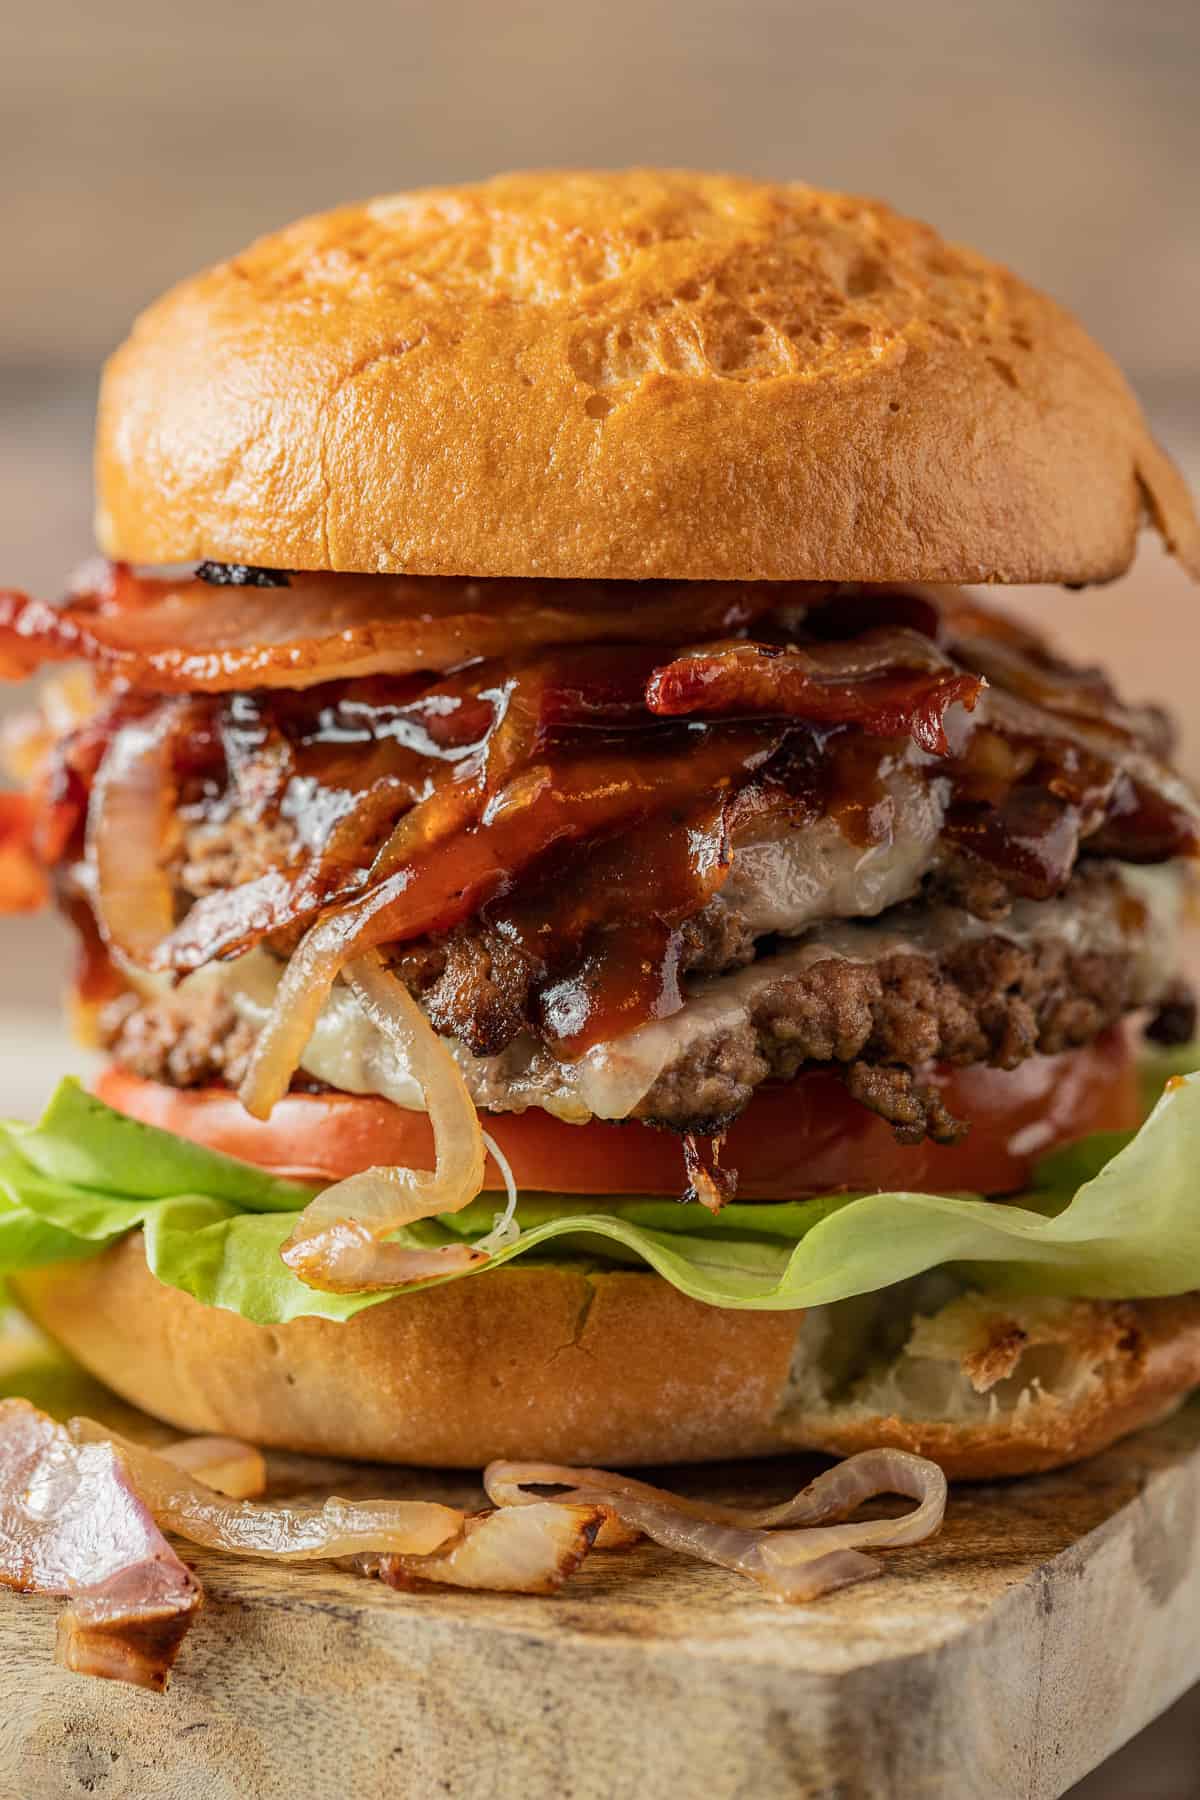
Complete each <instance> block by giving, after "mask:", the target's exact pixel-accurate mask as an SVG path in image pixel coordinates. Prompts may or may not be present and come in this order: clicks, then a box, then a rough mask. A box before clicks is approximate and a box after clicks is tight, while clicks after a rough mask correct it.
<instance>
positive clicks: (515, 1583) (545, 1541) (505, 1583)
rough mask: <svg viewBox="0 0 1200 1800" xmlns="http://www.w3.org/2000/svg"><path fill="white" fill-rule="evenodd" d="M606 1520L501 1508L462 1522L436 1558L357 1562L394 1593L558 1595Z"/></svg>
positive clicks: (552, 1508)
mask: <svg viewBox="0 0 1200 1800" xmlns="http://www.w3.org/2000/svg"><path fill="white" fill-rule="evenodd" d="M606 1517H607V1513H606V1511H605V1509H604V1508H603V1507H602V1506H571V1505H560V1504H559V1503H558V1502H557V1501H549V1500H546V1501H541V1502H537V1503H535V1504H534V1505H532V1506H512V1507H502V1508H500V1509H499V1510H498V1511H496V1512H485V1513H477V1514H475V1515H474V1517H472V1518H469V1519H466V1520H465V1521H464V1523H463V1529H462V1536H461V1537H460V1538H458V1539H457V1540H456V1541H455V1542H454V1543H453V1544H448V1545H446V1546H445V1548H444V1549H441V1550H435V1551H434V1553H433V1555H432V1556H377V1557H357V1558H355V1566H356V1567H358V1568H359V1569H361V1571H362V1573H363V1574H364V1575H378V1577H379V1579H380V1580H381V1581H385V1582H386V1583H387V1584H388V1586H389V1587H394V1588H401V1589H405V1588H413V1587H423V1586H425V1585H426V1584H427V1583H430V1582H433V1583H437V1584H438V1585H439V1586H442V1587H465V1588H487V1589H490V1590H491V1591H492V1592H493V1593H503V1594H554V1593H557V1591H558V1589H559V1588H560V1587H562V1585H563V1583H564V1582H565V1581H567V1580H569V1579H570V1577H571V1576H572V1575H573V1574H574V1573H575V1571H576V1569H577V1568H578V1567H579V1565H580V1563H581V1562H582V1561H583V1559H584V1557H585V1556H586V1555H587V1553H588V1551H589V1550H590V1549H591V1548H592V1545H593V1544H594V1543H595V1542H596V1539H597V1536H598V1534H599V1532H600V1529H601V1526H602V1525H603V1524H604V1521H605V1519H606Z"/></svg>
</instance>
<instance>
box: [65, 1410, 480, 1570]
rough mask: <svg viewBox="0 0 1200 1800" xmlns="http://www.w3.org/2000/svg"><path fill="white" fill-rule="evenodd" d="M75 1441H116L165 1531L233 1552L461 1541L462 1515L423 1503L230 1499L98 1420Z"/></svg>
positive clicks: (426, 1548) (309, 1553)
mask: <svg viewBox="0 0 1200 1800" xmlns="http://www.w3.org/2000/svg"><path fill="white" fill-rule="evenodd" d="M66 1431H67V1435H68V1437H69V1439H70V1441H71V1442H72V1443H73V1444H76V1445H80V1446H83V1445H97V1444H115V1445H116V1447H117V1449H118V1450H119V1452H120V1454H121V1458H122V1460H123V1462H124V1463H125V1465H126V1466H127V1468H128V1470H129V1475H130V1478H131V1480H132V1482H133V1484H134V1486H135V1487H136V1489H137V1492H138V1494H139V1495H140V1496H141V1498H142V1499H143V1500H144V1501H145V1504H146V1506H147V1507H149V1509H150V1511H151V1512H152V1513H153V1515H154V1517H155V1518H156V1519H157V1520H158V1522H159V1524H160V1525H161V1526H163V1527H164V1528H165V1529H166V1530H167V1531H173V1532H174V1533H175V1534H176V1536H178V1537H182V1538H187V1540H188V1542H189V1543H192V1544H203V1545H205V1546H206V1547H207V1548H209V1549H212V1550H228V1551H231V1552H232V1553H233V1554H234V1555H236V1556H269V1557H272V1558H273V1559H276V1560H278V1561H281V1562H309V1561H315V1560H320V1559H325V1558H330V1557H339V1556H356V1555H359V1554H361V1553H363V1552H369V1551H375V1552H377V1553H379V1554H381V1555H384V1554H387V1553H389V1552H396V1553H398V1554H403V1555H416V1556H427V1555H429V1554H430V1553H431V1552H432V1551H434V1550H437V1549H439V1548H440V1547H441V1546H442V1545H443V1544H445V1543H447V1542H448V1541H452V1540H453V1539H455V1538H457V1537H458V1535H459V1533H460V1532H461V1530H462V1522H463V1515H462V1513H461V1512H460V1511H459V1510H458V1509H457V1508H456V1507H453V1506H439V1505H437V1504H436V1503H435V1502H433V1501H425V1500H371V1501H355V1500H340V1499H337V1498H333V1499H329V1500H325V1501H312V1500H293V1501H282V1500H281V1501H265V1500H264V1501H256V1500H230V1499H226V1498H225V1497H224V1496H223V1495H221V1494H218V1493H217V1492H216V1490H215V1489H214V1488H213V1487H211V1486H210V1485H209V1484H208V1483H207V1482H205V1481H203V1480H201V1479H199V1478H198V1477H197V1476H196V1475H194V1474H192V1473H190V1472H189V1471H188V1470H186V1469H181V1468H179V1467H178V1466H177V1465H176V1464H175V1463H173V1462H169V1461H168V1460H167V1459H166V1458H165V1457H164V1456H162V1455H160V1454H158V1453H157V1452H156V1451H153V1450H147V1449H145V1448H143V1447H142V1445H140V1444H131V1443H129V1442H128V1441H127V1440H126V1439H124V1438H122V1437H119V1436H118V1435H117V1433H116V1432H114V1431H110V1430H108V1429H107V1428H106V1427H105V1426H103V1425H98V1424H96V1422H95V1421H94V1420H93V1419H72V1420H71V1421H70V1424H69V1425H68V1426H67V1427H66Z"/></svg>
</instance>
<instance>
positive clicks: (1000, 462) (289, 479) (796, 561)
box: [97, 169, 1200, 582]
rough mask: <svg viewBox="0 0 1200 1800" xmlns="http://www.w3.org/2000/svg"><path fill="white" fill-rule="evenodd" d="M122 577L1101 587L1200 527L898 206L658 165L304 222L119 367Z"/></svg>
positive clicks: (1189, 548) (1002, 274)
mask: <svg viewBox="0 0 1200 1800" xmlns="http://www.w3.org/2000/svg"><path fill="white" fill-rule="evenodd" d="M97 479H98V489H99V501H98V515H97V532H98V536H99V539H100V542H101V544H102V546H103V547H104V549H105V550H107V551H108V552H109V553H110V554H111V555H113V556H115V557H122V558H128V559H130V560H133V561H141V562H151V563H162V562H165V563H170V562H188V561H191V560H193V559H194V558H199V557H214V558H218V559H221V560H225V561H236V562H249V563H257V564H264V565H271V566H275V567H282V568H294V569H338V570H360V571H365V572H368V573H392V574H395V573H405V572H411V573H415V574H426V575H469V576H518V577H528V576H564V577H589V576H590V577H606V578H615V577H635V578H641V577H666V578H672V579H702V578H707V579H722V580H731V579H732V580H740V579H747V580H782V579H815V580H860V581H882V580H889V579H897V580H929V581H1032V582H1049V581H1066V582H1087V581H1102V580H1105V579H1107V578H1109V577H1111V576H1114V575H1117V574H1119V573H1120V572H1121V571H1122V570H1123V569H1125V568H1126V567H1127V566H1128V564H1129V561H1130V559H1131V556H1132V553H1133V545H1134V537H1135V534H1136V531H1137V527H1138V524H1139V521H1140V519H1141V518H1142V516H1143V514H1144V513H1145V512H1147V511H1148V512H1149V513H1150V515H1151V516H1152V518H1153V520H1154V522H1155V523H1156V524H1157V526H1158V528H1159V530H1160V531H1161V532H1162V534H1163V536H1164V537H1165V538H1166V539H1167V541H1168V543H1169V544H1170V545H1171V546H1172V547H1173V548H1174V549H1175V550H1176V551H1177V553H1178V554H1179V556H1180V557H1181V558H1182V559H1183V560H1184V561H1185V562H1186V563H1187V564H1188V565H1189V567H1191V568H1192V569H1193V571H1194V572H1197V573H1200V529H1198V527H1197V521H1196V517H1195V514H1194V512H1193V511H1192V508H1191V504H1190V502H1189V500H1188V497H1187V494H1186V491H1185V489H1184V487H1183V484H1182V482H1181V480H1180V478H1179V476H1178V474H1177V473H1176V471H1175V469H1174V468H1173V467H1172V465H1171V464H1170V462H1169V461H1168V460H1167V458H1166V457H1165V456H1164V455H1163V453H1162V452H1161V451H1160V450H1159V449H1158V448H1157V446H1156V445H1155V444H1154V442H1153V440H1152V439H1151V437H1150V436H1149V433H1148V431H1147V428H1146V425H1145V422H1144V420H1143V418H1142V416H1141V413H1140V411H1139V409H1138V406H1137V403H1136V401H1135V400H1134V398H1133V396H1132V394H1131V393H1130V391H1129V388H1128V387H1127V386H1126V384H1125V382H1124V380H1123V379H1122V377H1121V375H1120V373H1119V371H1118V370H1117V369H1116V367H1115V366H1114V365H1113V364H1112V363H1111V362H1110V361H1109V359H1108V358H1107V357H1106V356H1105V355H1104V354H1103V352H1102V351H1100V350H1099V349H1098V348H1097V347H1096V345H1095V344H1093V343H1092V342H1091V340H1090V339H1089V338H1088V337H1087V335H1086V334H1085V333H1084V332H1083V330H1082V329H1081V328H1080V326H1079V325H1078V324H1076V322H1075V321H1074V320H1073V319H1072V318H1071V317H1070V316H1069V315H1068V314H1067V313H1065V312H1064V311H1063V310H1062V309H1061V308H1060V307H1058V306H1056V305H1055V304H1054V303H1053V301H1051V300H1048V299H1047V298H1046V297H1045V296H1044V295H1042V294H1039V293H1037V292H1036V291H1035V290H1034V289H1032V288H1029V287H1026V286H1025V284H1024V283H1023V282H1022V281H1019V280H1018V279H1017V277H1016V276H1014V275H1012V274H1010V273H1009V272H1008V271H1007V270H1005V269H1003V268H1000V267H999V266H998V265H997V264H995V263H992V262H988V261H986V260H985V259H984V258H983V257H981V256H977V255H975V254H974V253H973V252H972V251H969V250H963V249H959V248H957V247H955V246H952V245H949V244H946V243H944V242H943V241H942V239H941V238H939V237H938V235H937V234H936V232H934V231H932V230H930V228H929V227H928V226H925V225H921V224H916V223H914V222H912V221H911V220H909V219H905V218H901V217H900V216H899V215H898V214H896V213H894V212H892V211H891V210H890V209H889V208H887V207H886V206H883V205H881V204H879V203H878V202H875V201H870V200H861V199H852V198H847V197H845V196H843V195H840V194H830V193H824V192H822V191H820V190H819V189H815V188H809V187H804V186H800V185H788V186H773V185H770V184H767V183H763V182H757V181H748V180H741V179H738V178H735V177H732V176H719V175H698V174H689V173H685V172H672V171H663V170H655V169H635V170H630V171H628V172H626V173H621V174H588V173H582V172H568V173H540V174H537V173H535V174H525V175H507V176H501V177H499V178H498V179H496V180H494V181H490V182H485V183H483V184H481V185H479V186H475V187H459V188H440V189H430V190H427V191H425V192H420V193H412V194H398V195H393V196H391V197H390V198H385V199H379V200H375V201H372V202H370V203H369V204H366V205H360V206H348V207H345V208H342V209H341V210H339V211H336V212H330V213H325V214H321V215H319V216H317V217H314V218H310V219H304V220H301V221H300V222H299V223H298V224H296V225H293V226H291V227H289V228H288V229H287V230H285V231H281V232H277V233H275V234H274V235H273V236H270V237H266V238H263V239H261V240H260V241H259V242H258V243H256V244H254V245H252V246H251V247H250V249H248V250H247V251H245V253H244V254H243V255H241V256H238V257H235V258H234V259H233V260H232V261H230V262H227V263H223V264H221V265H220V266H218V267H217V268H215V269H212V270H210V271H209V272H208V273H206V274H203V275H199V276H197V277H196V278H195V279H193V280H191V281H186V282H184V283H183V284H182V285H181V286H180V287H177V288H175V289H174V290H173V291H172V292H170V293H168V294H167V295H166V296H165V297H164V298H163V299H161V300H160V301H159V302H158V303H157V304H156V305H154V306H152V307H151V308H150V310H149V311H148V312H146V313H145V314H144V315H143V316H142V318H141V319H140V320H139V321H138V323H137V325H136V326H135V328H134V331H133V335H132V336H131V337H130V339H129V340H128V342H127V343H126V344H124V345H123V346H122V348H121V349H119V350H118V351H117V353H116V355H115V356H114V357H113V358H112V360H111V362H110V363H109V365H108V368H107V371H106V373H105V377H104V383H103V390H102V395H101V404H100V422H99V436H98V446H97Z"/></svg>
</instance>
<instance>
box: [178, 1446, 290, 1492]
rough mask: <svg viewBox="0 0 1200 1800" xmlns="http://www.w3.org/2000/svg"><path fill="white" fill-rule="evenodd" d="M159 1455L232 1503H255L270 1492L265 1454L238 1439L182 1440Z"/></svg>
mask: <svg viewBox="0 0 1200 1800" xmlns="http://www.w3.org/2000/svg"><path fill="white" fill-rule="evenodd" d="M159 1455H160V1456H161V1457H162V1458H163V1460H164V1461H166V1462H169V1463H171V1464H173V1465H174V1467H175V1468H177V1469H183V1470H185V1471H186V1472H187V1473H188V1474H189V1475H194V1476H195V1477H196V1479H197V1481H202V1482H203V1483H204V1485H205V1486H206V1487H210V1488H215V1489H216V1491H217V1493H218V1494H224V1495H225V1496H226V1497H227V1498H228V1499H230V1500H253V1499H256V1498H257V1496H258V1495H259V1494H264V1493H265V1492H266V1488H267V1465H266V1460H265V1458H264V1457H263V1453H262V1451H261V1450H256V1449H255V1447H254V1445H253V1444H243V1443H241V1442H240V1440H239V1439H237V1438H228V1437H191V1438H181V1439H180V1441H179V1443H177V1444H169V1445H168V1446H167V1447H166V1449H164V1450H160V1451H159Z"/></svg>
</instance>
